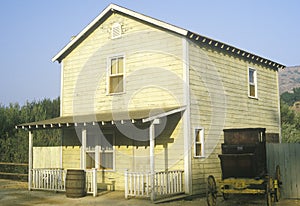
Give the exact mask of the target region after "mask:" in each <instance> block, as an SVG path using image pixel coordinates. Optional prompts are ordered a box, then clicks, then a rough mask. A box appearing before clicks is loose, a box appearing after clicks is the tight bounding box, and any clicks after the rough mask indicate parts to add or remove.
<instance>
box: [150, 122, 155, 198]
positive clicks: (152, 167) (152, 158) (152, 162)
mask: <svg viewBox="0 0 300 206" xmlns="http://www.w3.org/2000/svg"><path fill="white" fill-rule="evenodd" d="M149 138H150V172H151V197H150V198H151V201H154V200H155V188H154V187H155V179H154V176H155V156H154V155H155V154H154V146H155V127H154V122H153V121H152V122H151V124H150V128H149Z"/></svg>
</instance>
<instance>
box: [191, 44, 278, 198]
mask: <svg viewBox="0 0 300 206" xmlns="http://www.w3.org/2000/svg"><path fill="white" fill-rule="evenodd" d="M189 49H190V51H189V52H190V91H191V98H192V99H191V126H192V128H191V129H192V130H191V132H193V128H195V127H199V126H202V127H204V129H205V140H206V145H205V149H206V151H209V152H213V153H209V154H208V156H207V158H206V159H205V160H203V159H193V160H192V173H193V182H194V183H193V193H197V192H205V187H203V185H204V184H205V181H206V178H207V176H208V175H210V174H211V175H215V176H216V177H221V169H220V161H219V159H218V157H217V154H219V153H221V150H220V144H221V143H222V141H223V140H222V139H223V136H222V130H223V128H246V127H266V129H267V132H275V133H279V118H278V112H279V111H278V91H277V87H278V85H277V73H276V71H274V70H272V69H268V68H265V67H262V66H259V65H257V64H252V63H250V62H246V61H244V60H241V59H239V58H236V57H233V56H229V55H224V54H222V53H220V52H214V51H212V50H211V49H208V48H206V47H203V46H201V47H200V46H197V45H195V44H193V43H190V46H189ZM249 67H251V68H254V69H256V71H257V85H258V99H251V98H248V68H249ZM214 148H215V149H214ZM202 176H204V179H203V178H202ZM201 181H204V182H201ZM195 183H197V184H195ZM198 183H199V184H198Z"/></svg>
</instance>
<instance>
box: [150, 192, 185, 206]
mask: <svg viewBox="0 0 300 206" xmlns="http://www.w3.org/2000/svg"><path fill="white" fill-rule="evenodd" d="M189 196H190V195H186V194H180V195H175V196H172V197H166V198H163V199H159V200H156V201H154V202H153V203H154V204H159V203H164V202H171V201H176V200H182V199H185V198H187V197H189Z"/></svg>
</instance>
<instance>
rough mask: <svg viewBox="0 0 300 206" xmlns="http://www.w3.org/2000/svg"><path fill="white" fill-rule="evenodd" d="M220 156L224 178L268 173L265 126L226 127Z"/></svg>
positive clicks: (259, 176) (249, 176)
mask: <svg viewBox="0 0 300 206" xmlns="http://www.w3.org/2000/svg"><path fill="white" fill-rule="evenodd" d="M219 158H220V161H221V169H222V179H226V178H262V177H264V176H265V175H266V174H267V163H266V135H265V128H247V129H225V130H224V144H222V154H220V155H219Z"/></svg>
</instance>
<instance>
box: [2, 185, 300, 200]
mask: <svg viewBox="0 0 300 206" xmlns="http://www.w3.org/2000/svg"><path fill="white" fill-rule="evenodd" d="M0 205H2V206H8V205H13V206H19V205H20V206H21V205H22V206H25V205H43V206H44V205H45V206H47V205H62V206H63V205H65V206H67V205H72V206H79V205H91V206H93V205H97V206H99V205H105V206H106V205H111V206H131V205H143V206H150V205H159V206H173V205H174V206H202V205H203V206H206V205H207V204H206V199H205V198H204V197H202V198H201V197H196V198H193V199H190V200H177V201H172V202H167V203H160V204H154V203H152V202H151V201H150V200H147V199H138V198H131V199H128V200H126V199H125V198H124V192H121V191H114V192H106V193H103V194H99V196H97V197H93V196H91V195H87V196H86V197H82V198H67V197H66V196H65V193H55V192H47V191H28V190H27V183H25V182H18V181H12V180H3V179H0ZM217 205H222V206H233V205H234V206H235V205H243V206H254V205H255V206H260V205H266V202H265V199H264V197H263V196H256V195H254V196H253V195H252V196H232V197H230V199H229V200H227V201H224V200H223V198H221V197H219V198H218V204H217ZM283 205H284V206H297V205H299V206H300V200H281V201H280V202H279V203H277V204H276V206H283Z"/></svg>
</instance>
